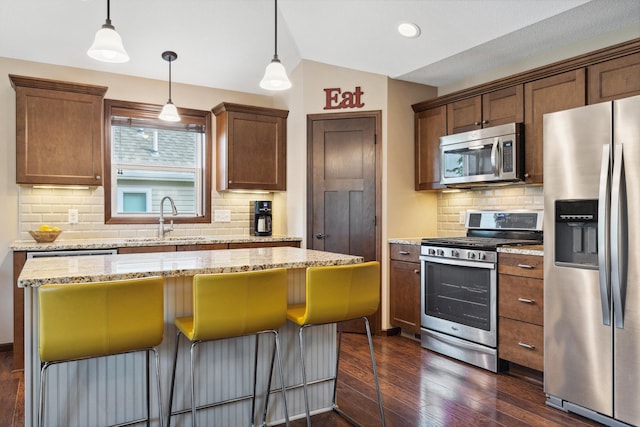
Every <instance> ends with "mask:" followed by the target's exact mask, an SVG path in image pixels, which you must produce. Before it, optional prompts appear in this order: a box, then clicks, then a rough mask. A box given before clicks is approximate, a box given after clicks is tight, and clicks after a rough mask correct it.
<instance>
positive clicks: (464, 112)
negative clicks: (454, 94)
mask: <svg viewBox="0 0 640 427" xmlns="http://www.w3.org/2000/svg"><path fill="white" fill-rule="evenodd" d="M523 116H524V108H523V88H522V85H516V86H513V87H508V88H505V89H500V90H496V91H493V92H489V93H486V94H483V95H478V96H474V97H472V98H467V99H461V100H460V101H455V102H451V103H449V104H447V134H448V135H451V134H454V133H459V132H466V131H470V130H476V129H481V128H486V127H490V126H498V125H503V124H506V123H521V122H522V120H523Z"/></svg>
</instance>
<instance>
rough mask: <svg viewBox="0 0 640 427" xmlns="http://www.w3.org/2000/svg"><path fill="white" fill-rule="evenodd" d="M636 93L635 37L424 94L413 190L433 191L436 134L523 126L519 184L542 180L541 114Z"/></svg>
mask: <svg viewBox="0 0 640 427" xmlns="http://www.w3.org/2000/svg"><path fill="white" fill-rule="evenodd" d="M639 94H640V38H637V39H633V40H629V41H626V42H624V43H620V44H617V45H614V46H610V47H607V48H604V49H599V50H596V51H593V52H589V53H586V54H584V55H580V56H576V57H573V58H569V59H566V60H563V61H559V62H555V63H553V64H549V65H546V66H543V67H539V68H535V69H532V70H528V71H524V72H522V73H519V74H514V75H511V76H507V77H505V78H502V79H499V80H495V81H492V82H488V83H485V84H482V85H478V86H474V87H470V88H468V89H464V90H460V91H457V92H452V93H449V94H446V95H443V96H440V97H438V98H434V99H429V100H427V101H423V102H420V103H417V104H413V105H412V108H413V111H414V112H415V144H416V149H415V155H416V159H415V165H416V168H415V189H416V190H439V189H442V188H444V187H443V186H441V185H440V152H439V145H440V137H441V136H444V135H450V134H454V133H459V132H466V131H471V130H476V129H481V128H486V127H492V126H498V125H501V124H505V123H514V122H515V123H521V122H524V125H525V138H524V146H525V159H524V163H525V170H524V174H525V183H527V184H542V183H543V165H542V160H543V140H542V139H543V134H542V121H543V116H544V115H545V114H547V113H551V112H555V111H562V110H567V109H570V108H575V107H580V106H583V105H586V104H587V103H589V104H594V103H597V102H604V101H611V100H614V99H621V98H626V97H629V96H633V95H639Z"/></svg>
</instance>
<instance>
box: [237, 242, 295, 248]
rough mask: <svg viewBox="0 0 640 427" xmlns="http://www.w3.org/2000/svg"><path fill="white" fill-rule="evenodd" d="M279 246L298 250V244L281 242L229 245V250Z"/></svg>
mask: <svg viewBox="0 0 640 427" xmlns="http://www.w3.org/2000/svg"><path fill="white" fill-rule="evenodd" d="M279 246H290V247H293V248H299V247H300V242H291V241H282V242H247V243H229V249H243V248H274V247H279Z"/></svg>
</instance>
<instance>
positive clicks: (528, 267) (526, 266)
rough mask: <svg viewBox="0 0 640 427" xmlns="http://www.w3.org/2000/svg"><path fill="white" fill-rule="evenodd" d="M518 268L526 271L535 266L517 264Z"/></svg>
mask: <svg viewBox="0 0 640 427" xmlns="http://www.w3.org/2000/svg"><path fill="white" fill-rule="evenodd" d="M518 268H526V269H527V270H533V269H534V268H535V266H533V265H529V264H518Z"/></svg>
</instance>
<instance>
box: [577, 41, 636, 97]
mask: <svg viewBox="0 0 640 427" xmlns="http://www.w3.org/2000/svg"><path fill="white" fill-rule="evenodd" d="M587 74H588V75H589V86H588V96H589V99H588V101H589V104H597V103H598V102H604V101H612V100H614V99H620V98H626V97H628V96H634V95H640V53H636V54H633V55H627V56H623V57H622V58H617V59H612V60H610V61H605V62H601V63H599V64H595V65H592V66H591V67H589V68H587Z"/></svg>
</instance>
